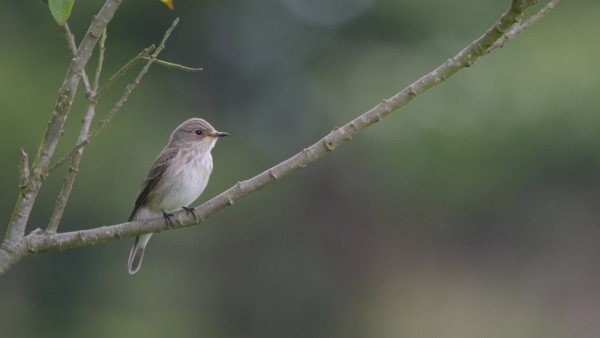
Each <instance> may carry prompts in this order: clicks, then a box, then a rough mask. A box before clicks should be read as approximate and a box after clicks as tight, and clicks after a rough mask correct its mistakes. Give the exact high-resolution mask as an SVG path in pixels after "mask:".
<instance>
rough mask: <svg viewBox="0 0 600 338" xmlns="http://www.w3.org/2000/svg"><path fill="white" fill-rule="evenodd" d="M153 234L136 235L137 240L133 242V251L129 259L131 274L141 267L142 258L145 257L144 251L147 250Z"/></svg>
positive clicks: (128, 264)
mask: <svg viewBox="0 0 600 338" xmlns="http://www.w3.org/2000/svg"><path fill="white" fill-rule="evenodd" d="M151 236H152V234H144V235H140V236H136V237H135V242H134V243H133V247H132V248H131V253H130V254H129V261H128V262H127V266H128V268H129V273H130V274H132V275H133V274H134V273H136V272H138V270H139V269H140V266H141V265H142V259H143V258H144V251H145V250H146V244H148V241H149V240H150V237H151Z"/></svg>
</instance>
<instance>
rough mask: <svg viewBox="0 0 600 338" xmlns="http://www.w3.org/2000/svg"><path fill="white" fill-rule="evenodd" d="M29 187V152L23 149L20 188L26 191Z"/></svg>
mask: <svg viewBox="0 0 600 338" xmlns="http://www.w3.org/2000/svg"><path fill="white" fill-rule="evenodd" d="M28 185H29V156H28V155H27V150H25V149H23V148H21V184H19V188H21V189H25V188H26V187H27V186H28Z"/></svg>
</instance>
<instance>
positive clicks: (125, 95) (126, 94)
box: [46, 18, 179, 175]
mask: <svg viewBox="0 0 600 338" xmlns="http://www.w3.org/2000/svg"><path fill="white" fill-rule="evenodd" d="M178 23H179V18H177V19H175V21H173V24H171V27H169V29H167V31H166V32H165V35H164V37H163V39H162V41H161V42H160V45H159V46H158V48H156V50H155V51H154V53H153V54H152V57H150V58H149V59H148V61H147V62H146V64H145V65H144V68H142V70H141V71H140V73H139V74H138V76H137V77H136V78H135V81H133V82H132V83H131V84H130V85H128V86H127V89H125V92H124V93H123V95H122V96H121V98H120V99H119V101H118V102H117V103H116V104H115V106H114V107H113V108H112V109H111V111H110V112H109V113H108V114H107V115H106V118H105V119H104V120H101V121H100V122H99V123H98V126H97V127H96V129H94V131H93V132H92V133H91V134H90V135H89V136H88V137H87V138H86V139H84V140H83V141H78V143H77V144H76V145H75V146H74V147H73V148H72V149H71V150H69V152H67V153H66V154H65V155H64V156H63V157H62V158H61V159H60V160H58V161H57V162H56V163H55V164H54V165H53V166H52V167H50V168H49V169H48V170H47V171H46V175H49V174H50V173H52V172H53V171H55V170H56V169H58V168H59V167H60V166H62V165H63V164H65V163H66V162H67V161H68V160H69V159H70V158H71V157H72V156H74V155H75V154H76V153H77V152H78V151H79V149H81V148H83V147H84V146H85V145H86V144H88V143H90V141H91V140H92V139H94V137H96V136H97V135H98V134H99V133H100V132H101V131H102V129H103V128H104V127H105V126H106V125H107V124H108V123H109V122H110V120H111V119H112V118H113V116H114V115H115V114H116V113H117V111H119V109H121V107H122V106H123V105H124V104H125V102H127V98H128V97H129V95H130V94H131V92H132V91H133V90H134V89H135V87H137V85H138V84H139V83H140V81H141V80H142V78H143V77H144V75H146V73H147V72H148V69H150V66H151V65H152V63H154V62H155V61H156V57H157V56H158V54H160V52H161V51H162V50H163V49H164V48H165V42H166V41H167V39H169V36H170V35H171V32H173V29H175V26H177V24H178ZM150 49H154V46H150V47H148V48H146V49H145V50H144V51H142V52H141V53H140V54H139V55H138V56H137V57H135V58H134V59H132V60H130V61H129V62H128V63H127V65H125V67H123V68H122V69H121V70H123V69H125V68H126V67H128V66H129V65H130V64H132V65H133V64H134V63H135V62H137V61H135V60H136V59H138V58H140V55H142V54H144V53H145V52H146V51H147V50H150ZM121 70H120V71H119V72H117V74H115V76H117V75H118V76H120V75H119V73H120V74H121V75H122V73H121ZM124 72H125V71H123V73H124ZM115 76H113V77H115ZM118 76H117V77H118ZM113 77H111V79H112V78H113ZM111 79H109V80H108V81H111ZM108 81H107V83H108ZM105 87H106V84H105V85H104V86H103V87H102V88H103V89H104V88H105ZM100 90H102V89H100ZM99 93H100V91H99V92H98V94H99ZM98 94H96V97H97V95H98Z"/></svg>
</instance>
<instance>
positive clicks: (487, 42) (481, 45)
mask: <svg viewBox="0 0 600 338" xmlns="http://www.w3.org/2000/svg"><path fill="white" fill-rule="evenodd" d="M534 2H535V1H526V0H521V1H519V0H514V1H513V4H512V6H511V8H510V9H509V10H508V11H507V12H505V13H504V14H502V16H501V17H500V19H499V20H498V21H497V22H496V24H495V25H494V26H493V27H491V28H490V29H488V31H487V32H486V33H485V34H484V35H483V36H481V37H480V38H479V39H477V40H475V41H473V42H472V43H471V44H469V45H468V46H467V47H466V48H465V49H463V50H462V51H461V52H460V53H458V54H457V55H456V56H454V57H453V58H451V59H448V60H447V61H446V62H444V63H443V64H442V65H441V66H439V67H438V68H436V69H435V70H433V71H432V72H430V73H429V74H427V75H425V76H423V77H421V78H420V79H419V80H417V81H416V82H414V83H412V84H411V85H409V86H408V87H406V88H404V89H403V90H402V91H400V92H399V93H397V94H396V95H394V96H392V97H391V98H389V99H386V100H383V101H382V102H381V103H379V104H378V105H376V106H375V107H373V108H372V109H371V110H369V111H367V112H365V113H364V114H362V115H360V116H359V117H357V118H355V119H354V120H352V121H350V122H348V123H347V124H346V125H344V126H342V127H340V128H335V129H334V130H333V131H331V132H330V133H329V134H328V135H326V136H325V137H323V138H322V139H321V140H319V141H318V142H316V143H315V144H313V145H311V146H310V147H308V148H305V149H303V150H302V151H301V152H299V153H298V154H296V155H294V156H292V157H291V158H289V159H287V160H285V161H283V162H281V163H279V164H278V165H276V166H274V167H272V168H270V169H268V170H266V171H264V172H263V173H261V174H259V175H257V176H255V177H253V178H251V179H249V180H246V181H241V182H238V183H237V184H235V185H234V186H233V187H231V188H229V189H228V190H226V191H225V192H223V193H221V194H219V195H218V196H216V197H214V198H212V199H211V200H209V201H207V202H205V203H204V204H202V205H200V206H198V207H197V208H196V210H195V211H196V214H197V215H198V218H196V217H194V216H192V215H188V214H185V213H180V214H177V215H175V216H174V218H173V220H174V222H173V223H174V227H173V228H181V227H188V226H192V225H195V224H199V223H201V222H203V221H204V220H205V219H206V218H207V217H209V216H211V215H213V214H214V213H216V212H218V211H219V210H221V209H223V208H225V207H227V206H230V205H232V204H234V203H235V202H236V201H237V200H239V199H241V198H243V197H245V196H247V195H249V194H251V193H252V192H255V191H257V190H259V189H261V188H264V187H266V186H267V185H269V184H271V183H273V182H275V181H277V180H279V179H281V178H283V177H284V176H287V175H289V174H290V173H292V172H294V171H296V170H298V169H301V168H304V167H305V166H307V165H308V164H310V163H311V162H313V161H315V160H316V159H318V158H320V157H321V156H323V155H325V154H327V153H328V152H330V151H332V150H334V149H335V148H336V147H337V146H339V145H340V144H342V143H344V142H346V141H349V140H350V139H351V138H352V137H353V136H354V135H356V134H357V133H359V132H360V131H362V130H364V129H365V128H367V127H368V126H370V125H372V124H374V123H375V122H378V121H380V120H381V119H383V118H384V117H385V116H387V115H388V114H390V113H391V112H392V111H394V110H396V109H398V108H400V107H402V106H404V105H406V104H407V103H408V102H410V101H411V100H412V99H414V98H415V97H417V96H419V95H421V94H423V93H424V92H425V91H427V90H428V89H429V88H431V87H433V86H435V85H436V84H439V83H440V82H442V81H444V80H445V79H447V78H448V77H449V76H451V75H453V74H454V73H456V72H457V71H458V70H460V69H462V68H464V67H468V66H471V65H472V64H474V63H475V61H476V60H477V59H478V58H479V57H480V56H481V55H483V53H484V52H485V51H487V50H488V49H489V48H490V47H491V46H493V45H494V43H495V42H496V41H498V40H499V39H500V38H501V37H502V36H503V34H504V32H506V31H508V29H509V28H510V27H511V26H512V25H513V24H515V23H517V22H519V20H520V19H521V16H522V13H523V11H524V10H525V9H526V8H528V7H529V6H531V5H532V4H533V3H534ZM509 38H510V37H509ZM169 229H171V228H169V227H168V226H167V224H165V222H164V220H163V218H162V217H157V218H152V219H145V220H140V221H135V222H129V223H121V224H117V225H111V226H102V227H99V228H94V229H89V230H80V231H75V232H66V233H60V234H53V235H48V234H44V233H40V232H39V231H35V232H33V233H31V234H30V235H28V236H27V237H26V238H25V240H24V241H22V242H21V243H20V245H19V247H18V248H17V250H16V251H17V252H18V253H19V254H20V255H22V256H25V255H33V254H37V253H42V252H47V251H56V250H65V249H69V248H75V247H80V246H85V245H93V244H96V243H100V242H106V241H111V240H115V239H120V238H123V237H130V236H134V235H139V234H143V233H150V232H160V231H164V230H169ZM15 256H16V255H6V254H5V253H4V252H2V250H0V274H2V273H3V272H4V271H6V270H7V269H8V268H9V267H10V266H11V265H12V264H14V262H16V261H17V260H18V259H20V258H21V257H17V258H15Z"/></svg>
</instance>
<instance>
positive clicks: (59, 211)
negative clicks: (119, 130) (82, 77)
mask: <svg viewBox="0 0 600 338" xmlns="http://www.w3.org/2000/svg"><path fill="white" fill-rule="evenodd" d="M96 74H98V73H96ZM95 113H96V101H95V100H92V99H90V100H89V102H88V108H87V112H86V114H85V117H84V118H83V122H82V126H81V130H80V131H79V137H78V138H77V142H81V141H83V140H85V139H87V137H88V134H89V131H90V125H91V124H92V120H93V119H94V115H95ZM82 155H83V148H79V149H78V150H77V152H75V154H74V155H73V157H72V158H71V165H70V166H69V171H68V172H67V176H65V180H64V182H63V186H62V190H61V191H60V195H59V196H58V198H57V199H56V204H55V206H54V211H53V212H52V216H50V221H49V223H48V227H47V228H46V231H47V232H49V233H55V232H56V230H57V229H58V224H59V223H60V220H61V219H62V215H63V212H64V211H65V207H66V206H67V201H68V200H69V196H70V195H71V190H72V189H73V182H74V181H75V175H77V173H78V172H79V161H80V160H81V156H82Z"/></svg>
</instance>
